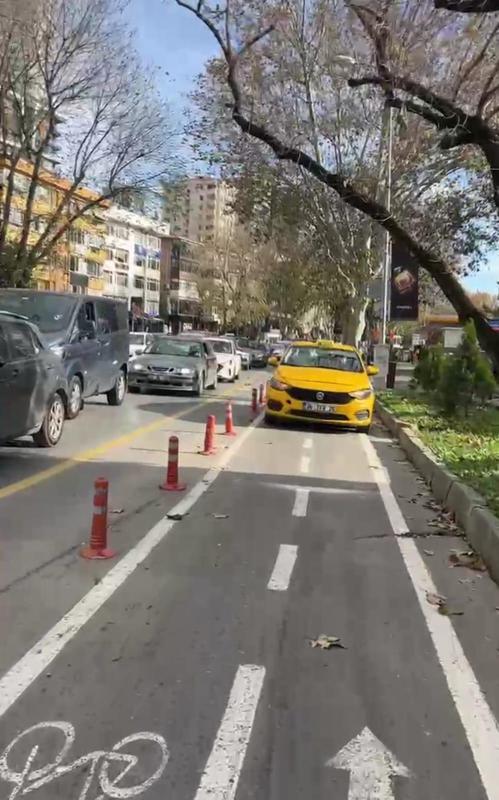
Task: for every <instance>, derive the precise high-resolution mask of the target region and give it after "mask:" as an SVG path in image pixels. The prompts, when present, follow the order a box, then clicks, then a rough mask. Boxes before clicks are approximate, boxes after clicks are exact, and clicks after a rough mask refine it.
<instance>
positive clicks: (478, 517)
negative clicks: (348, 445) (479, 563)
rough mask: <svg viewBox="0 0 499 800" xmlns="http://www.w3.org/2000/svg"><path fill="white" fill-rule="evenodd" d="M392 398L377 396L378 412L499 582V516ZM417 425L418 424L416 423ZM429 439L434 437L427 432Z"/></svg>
mask: <svg viewBox="0 0 499 800" xmlns="http://www.w3.org/2000/svg"><path fill="white" fill-rule="evenodd" d="M389 402H390V401H389V400H386V399H384V398H383V399H377V401H376V414H377V416H378V418H379V419H380V420H381V422H383V424H384V425H385V426H386V427H387V428H388V430H389V431H390V432H391V433H392V434H393V435H394V436H395V437H396V438H397V439H398V440H399V442H400V445H401V447H402V449H403V450H404V451H405V453H406V455H407V457H408V458H409V460H410V461H411V462H412V463H413V464H414V466H415V467H416V468H417V469H418V471H419V472H420V473H421V475H422V476H423V477H424V478H425V480H426V482H427V483H428V484H429V486H430V487H431V490H432V492H433V494H434V495H435V497H436V499H437V500H438V501H439V502H440V503H442V505H443V506H444V507H445V508H446V509H447V511H450V512H452V513H453V514H454V515H455V518H456V521H457V522H458V523H459V524H460V525H461V527H462V528H463V530H464V532H465V535H466V537H467V539H468V540H469V542H470V544H471V545H472V546H473V547H474V549H475V550H476V551H477V553H479V554H480V556H481V557H482V558H483V560H484V561H485V563H486V565H487V567H488V569H489V571H490V574H491V576H492V577H493V578H494V580H495V581H496V583H499V518H498V517H497V516H496V515H495V514H494V513H493V509H492V508H491V507H489V504H488V502H487V498H486V497H484V496H483V495H482V494H481V493H479V492H478V491H476V489H474V488H473V487H471V486H469V485H468V484H467V483H465V482H464V481H463V480H462V479H461V477H460V476H458V475H456V474H455V473H454V472H452V471H451V469H450V468H449V465H448V464H446V463H445V462H444V461H443V459H441V458H439V456H438V455H437V454H436V453H434V452H432V450H431V449H430V447H429V446H428V445H427V444H426V443H425V442H423V440H422V439H421V438H420V436H419V435H418V431H417V428H415V427H414V425H415V422H414V421H413V420H411V421H408V420H407V419H404V414H403V413H402V414H400V415H399V414H398V413H397V412H396V411H395V410H394V409H391V408H389V407H388V403H389ZM416 424H417V423H416ZM426 439H427V440H428V439H430V440H431V436H430V434H429V433H428V432H426Z"/></svg>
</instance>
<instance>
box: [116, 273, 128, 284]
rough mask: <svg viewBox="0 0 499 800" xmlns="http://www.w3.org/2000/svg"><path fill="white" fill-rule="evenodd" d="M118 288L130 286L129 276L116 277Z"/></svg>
mask: <svg viewBox="0 0 499 800" xmlns="http://www.w3.org/2000/svg"><path fill="white" fill-rule="evenodd" d="M116 285H117V286H128V275H116Z"/></svg>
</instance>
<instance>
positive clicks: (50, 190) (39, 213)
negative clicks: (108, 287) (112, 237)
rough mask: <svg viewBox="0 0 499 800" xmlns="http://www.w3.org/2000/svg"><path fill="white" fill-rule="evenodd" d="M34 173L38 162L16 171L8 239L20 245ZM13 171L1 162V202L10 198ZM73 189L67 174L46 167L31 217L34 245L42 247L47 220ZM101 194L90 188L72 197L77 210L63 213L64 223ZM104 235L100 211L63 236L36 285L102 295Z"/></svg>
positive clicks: (31, 243) (30, 239)
mask: <svg viewBox="0 0 499 800" xmlns="http://www.w3.org/2000/svg"><path fill="white" fill-rule="evenodd" d="M32 171H33V166H32V164H30V163H29V162H27V161H20V162H19V163H18V165H17V166H16V170H15V174H14V194H13V197H12V201H11V209H10V214H9V219H8V228H7V241H8V242H9V243H10V244H11V245H13V246H14V247H15V244H16V242H18V241H19V239H20V237H21V232H22V228H23V224H24V221H25V214H26V200H27V196H28V192H29V188H30V185H31V176H32ZM9 172H10V168H9V165H8V164H7V163H5V162H4V163H3V165H2V164H0V204H1V203H2V202H3V200H4V196H5V190H6V185H7V180H8V176H9ZM70 188H71V183H70V182H69V181H67V180H65V179H64V178H60V177H59V176H57V175H55V174H54V173H53V172H51V171H48V170H42V171H41V173H40V176H39V179H38V182H37V187H36V191H35V200H34V204H33V211H32V215H31V220H30V230H29V236H28V247H29V246H34V245H36V243H37V242H38V239H39V237H40V236H41V234H42V233H43V231H44V230H45V226H46V224H47V221H48V220H49V219H50V218H51V217H52V215H53V213H54V211H55V209H56V208H57V207H58V205H59V203H60V201H61V199H62V197H63V196H64V193H66V192H67V191H68V190H69V189H70ZM97 198H98V195H97V194H95V192H92V191H91V190H89V189H85V188H80V189H78V190H77V191H76V192H75V193H74V195H73V197H72V200H71V204H70V205H71V208H70V209H69V210H66V211H65V212H63V214H61V217H60V223H59V224H61V223H62V224H63V223H64V220H65V217H67V215H68V214H69V213H71V214H72V213H74V211H75V210H76V208H77V206H78V205H84V204H86V203H88V201H89V200H94V199H97ZM104 235H105V228H104V227H103V225H102V221H101V219H100V217H99V216H98V215H97V214H96V213H95V212H94V211H89V212H87V213H85V214H84V215H83V216H82V217H81V218H80V219H78V220H76V221H75V222H74V223H73V225H72V227H71V229H70V230H68V231H67V232H66V233H65V234H64V235H63V236H62V237H61V238H60V240H59V241H58V242H57V244H56V245H55V246H54V247H53V248H52V249H51V251H50V253H49V255H48V256H47V258H46V259H45V261H44V263H41V264H39V265H38V266H37V267H36V268H35V270H34V272H33V276H32V280H33V285H34V286H35V287H36V288H37V289H42V290H52V291H59V292H70V291H72V292H78V293H82V294H87V293H89V294H97V295H99V294H101V293H102V289H103V282H102V277H101V268H102V264H103V262H104V259H105V251H104Z"/></svg>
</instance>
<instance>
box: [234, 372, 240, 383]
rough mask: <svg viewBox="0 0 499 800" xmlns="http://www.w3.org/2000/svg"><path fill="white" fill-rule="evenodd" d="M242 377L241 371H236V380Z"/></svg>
mask: <svg viewBox="0 0 499 800" xmlns="http://www.w3.org/2000/svg"><path fill="white" fill-rule="evenodd" d="M240 377H241V373H240V372H236V374H235V380H236V381H238V380H239V378H240Z"/></svg>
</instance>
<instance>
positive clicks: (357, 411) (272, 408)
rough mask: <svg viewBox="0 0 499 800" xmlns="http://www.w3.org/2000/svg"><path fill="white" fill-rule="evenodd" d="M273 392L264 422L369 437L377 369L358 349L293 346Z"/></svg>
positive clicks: (279, 365)
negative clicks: (321, 426)
mask: <svg viewBox="0 0 499 800" xmlns="http://www.w3.org/2000/svg"><path fill="white" fill-rule="evenodd" d="M269 363H270V364H271V366H273V367H277V369H276V370H275V372H274V374H273V376H272V378H271V380H270V383H269V387H268V392H267V407H266V410H265V420H266V422H267V423H268V424H269V425H272V424H275V423H276V422H285V421H295V422H300V421H302V422H306V421H310V422H318V423H321V424H326V425H337V426H340V427H347V428H353V429H354V430H356V431H359V432H364V433H369V428H370V426H371V420H372V416H373V410H374V391H373V388H372V385H371V382H370V380H369V378H370V377H372V376H374V375H377V374H378V371H379V370H378V368H377V367H375V366H373V365H371V366H366V365H365V364H364V362H363V361H362V358H361V357H360V353H359V351H358V350H356V348H355V347H350V346H349V345H346V344H338V343H337V342H330V341H318V342H306V341H303V342H292V343H291V344H290V345H289V347H288V348H287V349H286V352H285V354H284V356H283V358H282V360H280V361H278V359H277V357H276V356H271V357H270V362H269Z"/></svg>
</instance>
